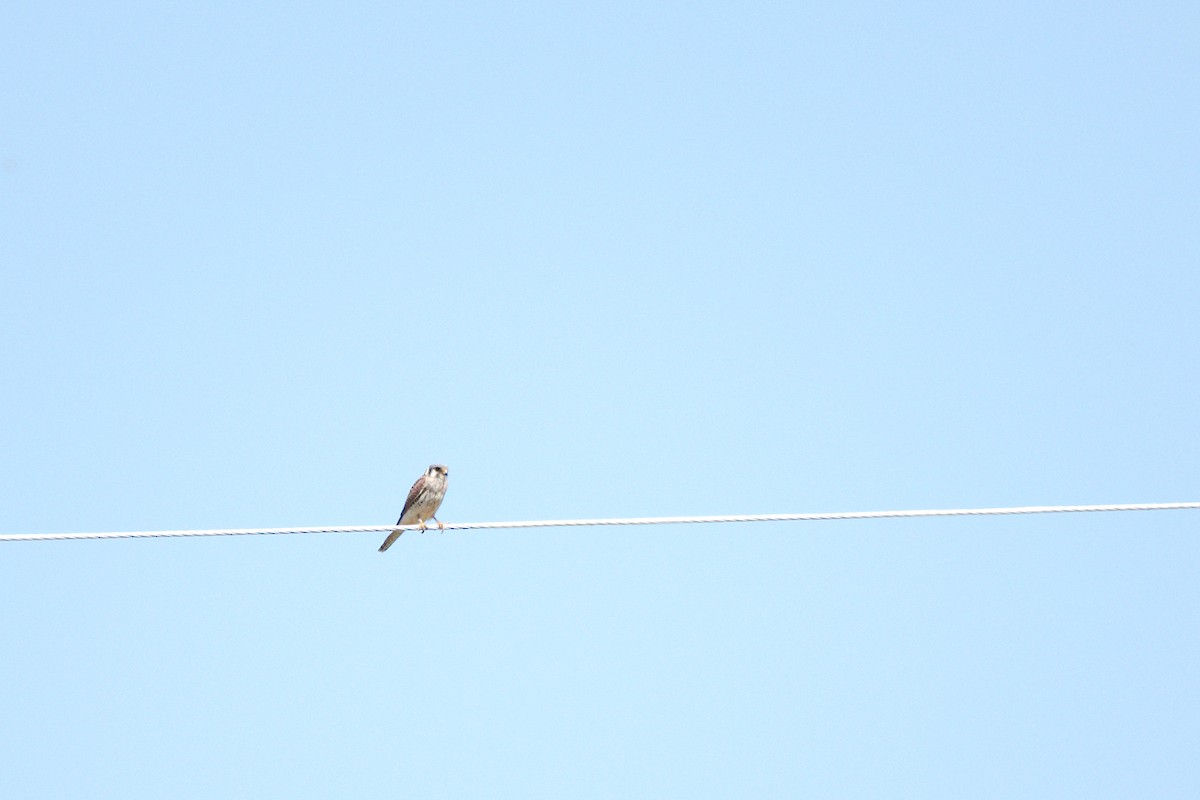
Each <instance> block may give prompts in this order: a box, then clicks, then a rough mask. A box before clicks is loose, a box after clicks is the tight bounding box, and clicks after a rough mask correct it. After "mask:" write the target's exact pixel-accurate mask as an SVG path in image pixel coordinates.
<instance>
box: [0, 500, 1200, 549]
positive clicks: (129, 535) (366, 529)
mask: <svg viewBox="0 0 1200 800" xmlns="http://www.w3.org/2000/svg"><path fill="white" fill-rule="evenodd" d="M1182 509H1200V503H1129V504H1124V505H1118V504H1109V505H1091V506H1016V507H1012V508H943V509H932V510H924V511H839V512H833V513H827V514H743V515H734V516H723V517H720V516H708V517H703V516H699V517H629V518H618V519H547V520H533V521H528V522H452V523H447V524H446V525H445V530H448V531H479V530H505V529H509V528H587V527H595V526H601V525H690V524H707V523H722V522H815V521H819V520H838V519H894V518H904V517H982V516H1012V515H1017V514H1070V513H1094V512H1102V511H1174V510H1182ZM418 528H419V526H417V525H399V526H397V525H382V526H380V525H345V526H338V527H326V528H216V529H211V530H194V531H121V532H97V533H25V534H20V533H5V534H0V542H34V541H47V540H56V539H150V538H165V537H175V536H275V535H285V534H296V533H390V532H391V531H394V530H399V529H403V530H417V529H418ZM429 530H437V529H436V528H434V527H433V526H430V527H429Z"/></svg>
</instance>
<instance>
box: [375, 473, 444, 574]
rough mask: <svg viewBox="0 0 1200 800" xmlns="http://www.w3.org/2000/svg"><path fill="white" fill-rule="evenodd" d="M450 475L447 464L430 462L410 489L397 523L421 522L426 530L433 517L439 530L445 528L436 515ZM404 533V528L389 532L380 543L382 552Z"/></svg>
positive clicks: (422, 527) (422, 528) (410, 523)
mask: <svg viewBox="0 0 1200 800" xmlns="http://www.w3.org/2000/svg"><path fill="white" fill-rule="evenodd" d="M449 476H450V468H449V467H447V466H446V465H445V464H430V465H429V469H427V470H425V474H424V475H422V476H421V477H419V478H417V482H416V483H414V484H413V485H412V488H411V489H409V490H408V499H407V500H405V501H404V510H403V511H401V512H400V519H398V520H396V524H397V525H412V524H413V523H414V522H416V523H419V524H420V526H421V530H425V521H426V520H430V519H431V520H433V521H434V522H436V523H437V524H438V530H445V528H446V526H445V525H443V524H442V521H441V520H439V519H438V518H437V517H436V516H434V515H435V514H437V510H438V508H439V507H441V505H442V499H443V498H445V496H446V481H447V479H448V478H449ZM402 533H404V531H402V530H395V531H392V532H391V533H389V534H388V537H387V538H386V539H384V540H383V544H381V545H379V552H381V553H382V552H383V551H384V550H387V549H388V548H389V547H391V546H392V543H393V542H395V541H396V540H397V539H399V538H400V534H402Z"/></svg>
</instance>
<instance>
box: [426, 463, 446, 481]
mask: <svg viewBox="0 0 1200 800" xmlns="http://www.w3.org/2000/svg"><path fill="white" fill-rule="evenodd" d="M425 474H426V475H428V476H429V477H431V478H445V477H446V476H448V475H449V474H450V468H449V467H447V466H446V465H445V464H430V465H429V469H427V470H425Z"/></svg>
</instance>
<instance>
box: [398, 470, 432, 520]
mask: <svg viewBox="0 0 1200 800" xmlns="http://www.w3.org/2000/svg"><path fill="white" fill-rule="evenodd" d="M427 477H428V476H426V475H422V476H421V477H419V478H417V482H416V483H414V484H413V485H412V488H411V489H409V490H408V499H407V500H405V501H404V510H403V511H401V512H400V519H398V520H396V524H397V525H400V524H402V523H403V520H404V515H405V514H407V513H408V510H409V509H410V508H412V507H413V503H415V502H417V498H418V497H420V496H421V492H423V491H424V490H425V479H426V478H427Z"/></svg>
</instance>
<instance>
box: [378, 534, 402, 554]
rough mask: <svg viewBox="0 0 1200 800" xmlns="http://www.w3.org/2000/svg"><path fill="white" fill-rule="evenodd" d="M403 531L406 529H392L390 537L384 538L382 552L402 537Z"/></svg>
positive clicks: (380, 549) (381, 546)
mask: <svg viewBox="0 0 1200 800" xmlns="http://www.w3.org/2000/svg"><path fill="white" fill-rule="evenodd" d="M402 533H404V531H392V532H391V533H389V534H388V537H387V538H386V539H384V540H383V544H381V545H379V552H381V553H382V552H383V551H384V550H387V549H388V548H389V547H391V546H392V544H393V543H394V542H395V541H396V540H397V539H399V538H400V534H402Z"/></svg>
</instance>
